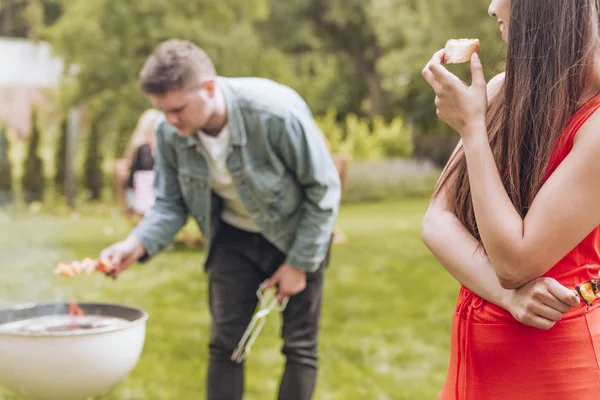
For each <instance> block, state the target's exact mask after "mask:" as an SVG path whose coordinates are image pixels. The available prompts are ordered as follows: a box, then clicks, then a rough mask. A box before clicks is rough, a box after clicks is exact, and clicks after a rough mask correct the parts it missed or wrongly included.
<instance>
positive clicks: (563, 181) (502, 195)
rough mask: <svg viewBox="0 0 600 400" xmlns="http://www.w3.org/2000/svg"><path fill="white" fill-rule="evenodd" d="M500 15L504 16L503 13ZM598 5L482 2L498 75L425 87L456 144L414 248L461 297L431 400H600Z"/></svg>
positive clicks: (436, 63)
mask: <svg viewBox="0 0 600 400" xmlns="http://www.w3.org/2000/svg"><path fill="white" fill-rule="evenodd" d="M511 3H512V4H511ZM599 9H600V1H599V0H512V2H511V1H510V0H494V1H492V4H491V6H490V15H491V16H492V17H494V18H495V19H497V21H498V23H499V24H500V30H501V32H502V37H503V39H504V40H505V41H506V42H507V43H508V50H507V62H506V72H505V74H503V75H500V76H498V77H496V78H494V79H493V80H492V81H491V82H490V83H489V84H486V82H485V79H484V75H483V69H482V65H481V62H480V60H479V57H478V56H477V55H474V56H473V58H472V59H471V73H472V82H471V85H465V84H464V83H463V82H461V81H460V80H459V79H458V78H457V77H456V76H455V75H453V74H451V73H450V72H448V71H447V70H446V69H445V68H444V67H443V66H442V60H443V56H444V51H443V50H442V51H440V52H438V53H436V54H435V55H434V56H433V58H432V60H431V61H430V62H429V64H428V65H427V66H426V67H425V69H424V70H423V76H424V77H425V79H426V80H427V82H428V83H429V84H430V85H431V86H432V87H433V89H434V91H435V93H436V106H437V108H438V116H439V117H440V119H442V120H443V121H445V122H446V123H447V124H449V125H450V126H451V127H452V128H453V129H454V130H456V131H457V132H458V133H459V135H460V137H461V140H460V142H459V145H458V147H457V149H456V150H455V152H454V154H453V156H452V157H451V159H450V161H449V162H448V165H447V166H446V169H445V170H444V172H443V174H442V177H441V178H440V181H439V183H438V186H437V187H436V190H435V192H434V195H433V197H432V201H431V203H430V206H429V208H428V210H427V213H426V216H425V219H424V222H423V232H422V234H423V239H424V241H425V243H426V245H427V246H428V248H429V249H430V250H431V251H432V253H433V254H434V255H435V256H436V258H437V259H438V260H439V261H440V263H441V264H442V265H443V266H444V267H445V268H446V269H447V270H448V271H449V273H450V274H451V275H452V276H454V277H455V278H456V279H457V280H458V281H459V282H460V283H461V289H460V293H459V296H458V304H457V307H456V311H455V313H454V315H453V320H452V339H451V351H450V365H449V369H448V373H447V378H446V383H445V385H444V387H443V389H442V392H441V394H440V399H443V400H449V399H460V400H495V399H502V400H525V399H526V400H575V399H577V400H592V399H599V398H600V363H599V360H600V309H599V307H600V300H598V301H596V302H592V304H591V306H587V305H586V304H584V302H583V301H580V299H579V297H577V296H576V292H575V290H574V289H575V287H576V285H577V284H579V283H581V282H584V281H588V280H596V279H597V278H598V274H599V271H600V228H599V225H600V111H599V110H600V32H599V26H598V24H599V20H600V18H599Z"/></svg>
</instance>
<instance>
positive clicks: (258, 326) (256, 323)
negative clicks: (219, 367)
mask: <svg viewBox="0 0 600 400" xmlns="http://www.w3.org/2000/svg"><path fill="white" fill-rule="evenodd" d="M276 291H277V290H276V289H275V288H272V289H267V290H266V291H265V290H264V289H262V288H259V289H258V290H257V291H256V296H257V297H258V300H259V301H258V305H259V309H258V311H257V312H256V313H255V314H254V316H253V317H252V320H251V321H250V324H248V328H246V332H244V335H243V336H242V339H241V340H240V342H239V344H238V345H237V347H236V348H235V350H234V352H233V354H232V355H231V360H232V361H235V362H237V363H241V362H242V361H244V359H245V358H246V357H247V356H248V353H250V348H252V345H253V344H254V342H255V341H256V338H257V337H258V334H259V333H260V331H261V330H262V328H263V326H264V325H265V321H266V317H267V315H269V314H270V313H271V312H272V311H274V310H277V311H283V310H285V307H286V306H287V303H288V300H289V298H287V297H286V298H285V299H284V300H283V303H281V304H279V302H278V301H277V298H276V297H275V293H276Z"/></svg>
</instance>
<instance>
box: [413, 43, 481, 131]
mask: <svg viewBox="0 0 600 400" xmlns="http://www.w3.org/2000/svg"><path fill="white" fill-rule="evenodd" d="M443 56H444V50H440V51H438V52H437V53H435V54H434V55H433V58H432V59H431V60H430V61H429V63H428V64H427V65H426V66H425V68H424V69H423V72H422V74H423V77H424V78H425V80H426V81H427V83H429V85H431V87H432V88H433V90H434V91H435V94H436V98H435V105H436V106H437V115H438V117H439V118H440V119H441V120H442V121H444V122H446V123H447V124H448V125H450V127H452V129H454V130H455V131H457V132H458V133H459V134H460V135H461V137H462V138H463V140H466V139H469V135H471V134H472V132H481V131H482V130H481V129H471V127H481V126H483V127H485V113H486V110H487V84H486V82H485V76H484V75H483V66H482V65H481V61H480V59H479V56H478V55H477V53H475V54H473V57H472V59H471V75H472V83H471V86H468V85H467V84H465V83H464V82H463V81H461V80H460V79H459V78H458V77H457V76H456V75H454V74H452V73H451V72H449V71H448V70H447V69H446V68H444V67H443V66H442V59H443Z"/></svg>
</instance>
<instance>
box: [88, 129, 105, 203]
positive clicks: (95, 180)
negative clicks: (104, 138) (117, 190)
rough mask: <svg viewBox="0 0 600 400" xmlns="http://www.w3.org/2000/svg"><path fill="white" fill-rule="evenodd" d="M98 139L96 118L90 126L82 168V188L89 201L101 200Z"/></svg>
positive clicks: (100, 157)
mask: <svg viewBox="0 0 600 400" xmlns="http://www.w3.org/2000/svg"><path fill="white" fill-rule="evenodd" d="M100 137H101V134H100V123H99V120H98V119H97V118H94V119H93V120H92V124H91V131H90V137H89V139H88V146H87V152H86V158H85V167H84V186H85V188H86V189H87V190H88V191H89V194H90V199H91V200H100V199H101V198H102V186H103V185H102V180H103V174H102V153H101V149H100Z"/></svg>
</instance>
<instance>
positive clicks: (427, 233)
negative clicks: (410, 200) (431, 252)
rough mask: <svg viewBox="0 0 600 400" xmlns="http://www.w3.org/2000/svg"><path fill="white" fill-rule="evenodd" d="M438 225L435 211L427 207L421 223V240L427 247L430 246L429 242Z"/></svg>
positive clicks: (432, 238)
mask: <svg viewBox="0 0 600 400" xmlns="http://www.w3.org/2000/svg"><path fill="white" fill-rule="evenodd" d="M437 226H438V219H437V218H436V213H435V211H433V210H431V209H428V210H427V212H425V216H424V217H423V222H422V223H421V240H423V243H425V245H426V246H427V247H430V245H431V242H432V241H433V240H434V237H435V234H436V232H438V229H437Z"/></svg>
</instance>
